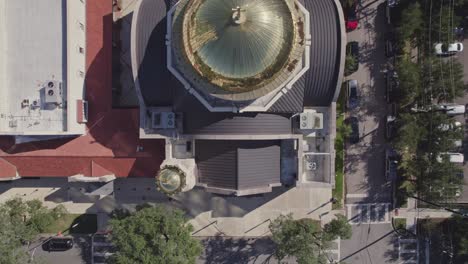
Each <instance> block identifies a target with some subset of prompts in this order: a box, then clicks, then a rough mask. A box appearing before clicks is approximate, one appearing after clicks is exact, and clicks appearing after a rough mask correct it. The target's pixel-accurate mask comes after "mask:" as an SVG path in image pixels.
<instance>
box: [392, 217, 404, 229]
mask: <svg viewBox="0 0 468 264" xmlns="http://www.w3.org/2000/svg"><path fill="white" fill-rule="evenodd" d="M394 221H395V228H396V229H400V228H402V229H406V218H395V219H394Z"/></svg>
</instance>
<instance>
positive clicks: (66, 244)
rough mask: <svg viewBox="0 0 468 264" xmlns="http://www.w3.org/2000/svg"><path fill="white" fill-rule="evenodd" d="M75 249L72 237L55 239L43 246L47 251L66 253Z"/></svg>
mask: <svg viewBox="0 0 468 264" xmlns="http://www.w3.org/2000/svg"><path fill="white" fill-rule="evenodd" d="M72 247H73V238H71V237H53V238H51V239H49V240H48V241H47V242H46V243H44V244H43V248H44V250H46V251H66V250H69V249H71V248H72Z"/></svg>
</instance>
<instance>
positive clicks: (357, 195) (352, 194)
mask: <svg viewBox="0 0 468 264" xmlns="http://www.w3.org/2000/svg"><path fill="white" fill-rule="evenodd" d="M367 197H369V195H368V194H367V193H348V194H346V198H367Z"/></svg>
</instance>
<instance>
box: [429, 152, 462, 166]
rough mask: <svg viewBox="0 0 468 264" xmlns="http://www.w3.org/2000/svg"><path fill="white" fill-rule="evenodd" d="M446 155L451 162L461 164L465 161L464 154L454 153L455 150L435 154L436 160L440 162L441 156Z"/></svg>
mask: <svg viewBox="0 0 468 264" xmlns="http://www.w3.org/2000/svg"><path fill="white" fill-rule="evenodd" d="M444 156H447V157H448V159H449V161H450V162H451V163H457V164H461V165H463V163H464V162H465V156H463V154H462V153H455V152H444V153H440V154H439V156H437V158H436V159H437V161H438V162H442V157H444Z"/></svg>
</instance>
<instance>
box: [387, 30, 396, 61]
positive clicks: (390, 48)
mask: <svg viewBox="0 0 468 264" xmlns="http://www.w3.org/2000/svg"><path fill="white" fill-rule="evenodd" d="M385 56H387V58H391V57H393V56H395V38H394V37H393V35H392V34H390V33H389V34H387V35H386V36H385Z"/></svg>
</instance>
